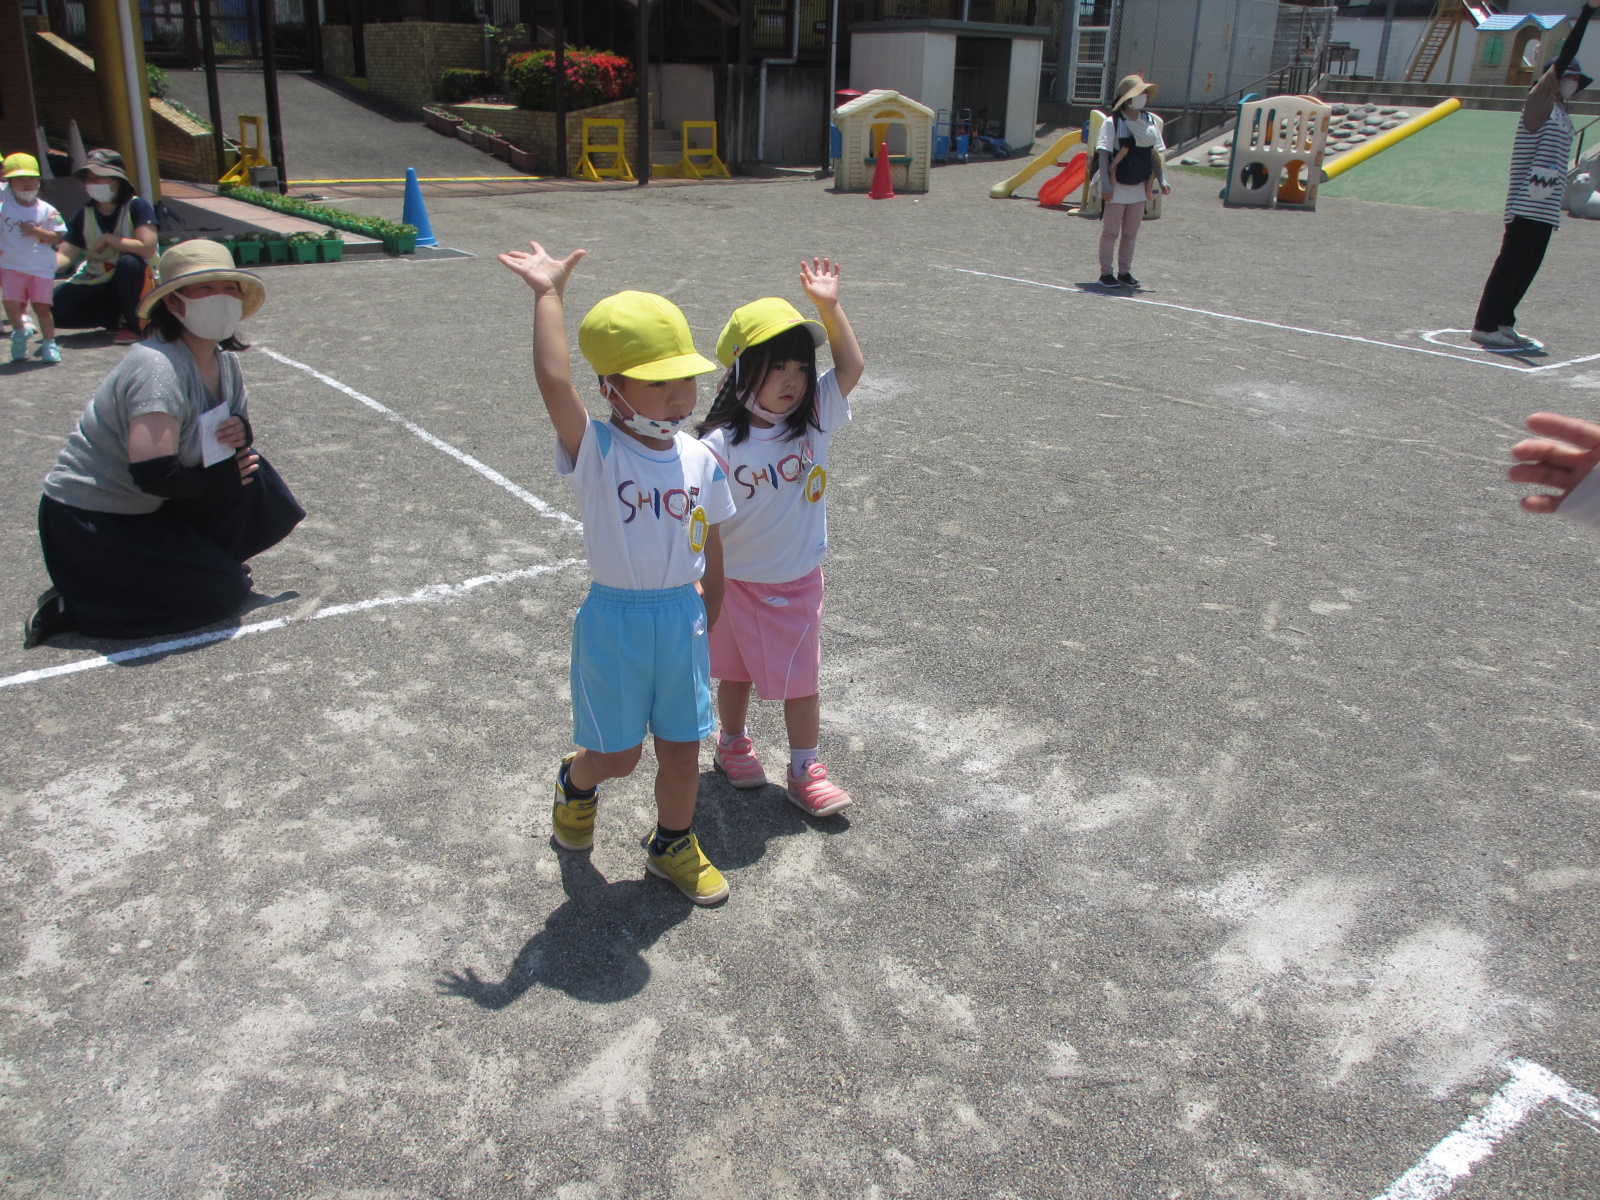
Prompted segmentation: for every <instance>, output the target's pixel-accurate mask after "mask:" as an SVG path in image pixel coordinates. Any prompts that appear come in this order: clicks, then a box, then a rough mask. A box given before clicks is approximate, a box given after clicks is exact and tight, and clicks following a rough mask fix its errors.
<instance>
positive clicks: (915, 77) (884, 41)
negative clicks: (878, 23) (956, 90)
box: [850, 32, 956, 108]
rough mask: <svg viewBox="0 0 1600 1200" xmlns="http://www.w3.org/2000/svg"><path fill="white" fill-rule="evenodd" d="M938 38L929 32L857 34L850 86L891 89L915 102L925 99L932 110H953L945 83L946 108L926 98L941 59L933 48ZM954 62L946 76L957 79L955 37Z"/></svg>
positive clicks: (952, 44) (863, 89) (853, 41)
mask: <svg viewBox="0 0 1600 1200" xmlns="http://www.w3.org/2000/svg"><path fill="white" fill-rule="evenodd" d="M938 40H943V39H938V38H934V37H930V36H929V35H927V34H926V33H921V32H917V33H870V34H855V35H854V36H853V37H852V38H851V40H850V86H851V87H852V88H854V89H855V90H856V91H858V92H872V91H876V90H878V89H879V88H888V89H890V90H892V91H896V92H899V93H900V94H901V95H902V96H910V97H911V98H912V99H913V100H921V101H922V102H923V103H924V104H926V105H928V106H929V107H930V108H938V107H946V108H948V107H949V104H950V97H949V84H948V83H946V84H945V99H944V103H943V105H938V104H935V103H934V102H933V101H932V100H930V99H926V98H925V95H924V94H925V93H926V92H927V90H928V83H929V80H930V79H937V78H939V77H940V76H939V75H930V74H929V72H930V68H931V66H932V65H933V64H931V63H930V62H929V59H930V58H937V56H936V55H934V54H933V53H932V51H933V47H932V46H930V45H929V43H931V42H935V41H938ZM948 40H949V42H950V61H949V64H948V66H947V67H946V69H945V71H944V72H943V75H944V76H945V77H947V78H950V79H953V78H954V77H955V54H956V43H955V38H953V37H952V38H949V39H948Z"/></svg>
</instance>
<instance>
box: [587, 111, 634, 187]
mask: <svg viewBox="0 0 1600 1200" xmlns="http://www.w3.org/2000/svg"><path fill="white" fill-rule="evenodd" d="M625 127H626V123H625V122H624V121H623V120H622V118H621V117H585V118H584V119H583V157H582V158H580V159H579V160H578V178H579V179H587V180H590V181H591V182H594V183H599V182H600V180H602V179H632V178H633V168H632V167H630V166H629V165H628V156H627V154H626V152H625V151H624V146H625V144H626V142H625V137H626V134H625ZM597 129H610V130H613V131H615V133H616V135H617V136H616V140H615V141H610V142H596V141H593V140H591V138H590V134H591V132H592V131H593V130H597ZM596 154H598V155H602V156H604V155H610V156H611V157H612V158H614V159H615V160H616V161H615V162H613V163H612V165H611V166H609V167H600V166H596V165H595V161H594V156H595V155H596Z"/></svg>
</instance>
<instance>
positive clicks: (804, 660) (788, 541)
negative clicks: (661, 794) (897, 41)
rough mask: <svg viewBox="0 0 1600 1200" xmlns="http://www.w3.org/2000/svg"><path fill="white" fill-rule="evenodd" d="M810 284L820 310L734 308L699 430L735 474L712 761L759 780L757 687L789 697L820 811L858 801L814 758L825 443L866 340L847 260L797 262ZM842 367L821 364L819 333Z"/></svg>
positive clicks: (793, 767)
mask: <svg viewBox="0 0 1600 1200" xmlns="http://www.w3.org/2000/svg"><path fill="white" fill-rule="evenodd" d="M800 286H801V288H802V289H804V291H805V293H806V295H807V296H809V297H810V299H811V302H812V303H813V304H814V305H816V308H817V315H818V316H819V317H820V318H821V322H820V323H819V322H817V321H808V320H806V319H805V318H804V317H802V316H801V315H800V313H799V312H798V311H797V310H796V309H795V307H794V305H792V304H790V303H789V302H788V301H787V300H783V299H780V298H778V297H776V296H768V297H766V298H765V299H762V300H757V301H754V302H753V303H750V304H746V305H744V306H743V307H742V308H739V309H737V310H735V312H734V314H733V316H732V318H731V319H730V320H729V321H728V324H727V326H726V328H724V329H723V331H722V336H721V337H720V338H719V339H718V341H717V357H718V358H719V359H720V360H721V361H722V364H723V365H724V366H726V367H728V368H729V371H728V373H727V375H726V376H725V377H724V378H723V381H722V386H721V388H720V389H719V390H718V392H717V398H716V400H715V401H713V402H712V405H711V411H710V412H709V413H708V414H707V415H706V419H705V420H704V421H703V422H701V424H700V425H699V427H698V430H697V432H698V433H699V434H700V436H701V438H702V439H703V440H704V442H705V444H706V445H707V446H708V447H710V449H711V453H712V454H714V455H716V457H717V461H718V462H720V463H721V464H722V468H723V470H724V471H725V472H726V473H727V476H728V481H729V483H731V484H732V486H733V502H734V505H735V507H736V511H735V513H734V515H733V516H732V517H731V518H729V519H728V521H727V522H725V523H724V526H723V534H722V546H723V575H724V578H725V583H724V588H723V598H722V617H721V619H720V620H719V621H718V622H717V623H716V624H715V625H713V626H712V628H711V674H712V675H713V676H714V677H715V678H716V680H717V681H718V682H717V715H718V717H719V718H720V722H721V731H720V732H719V734H718V736H717V745H716V749H715V751H714V753H713V759H712V761H713V763H714V764H715V765H716V767H717V769H718V770H719V771H722V772H723V773H724V774H725V775H726V776H727V777H728V782H729V783H731V784H733V786H734V787H738V788H756V787H761V786H762V785H764V784H765V783H766V782H767V776H766V771H765V770H764V769H763V767H762V766H761V762H760V760H759V759H758V758H757V757H756V753H755V746H754V743H753V742H752V740H751V737H750V733H749V731H748V730H747V729H746V728H745V718H746V715H747V714H748V712H749V708H750V694H751V692H752V690H753V691H754V692H755V693H756V694H757V695H759V696H760V697H761V698H762V699H763V700H782V701H783V719H784V724H785V726H786V727H787V732H788V734H789V769H788V771H787V773H786V791H787V794H788V797H789V800H790V801H791V802H792V803H793V804H795V805H796V806H797V807H799V808H800V809H802V810H803V811H805V812H807V813H810V814H811V815H812V816H814V817H826V816H830V815H832V814H833V813H836V812H838V811H839V810H840V809H842V808H844V807H846V806H847V805H848V804H849V803H850V796H849V794H848V793H847V792H846V791H845V790H844V789H843V788H841V787H839V785H838V784H836V783H834V782H832V781H831V780H830V779H829V778H828V770H827V768H826V767H824V766H823V765H822V763H821V761H819V760H818V758H817V743H818V741H819V740H820V734H821V721H822V718H821V699H820V691H821V687H820V683H819V676H820V672H821V665H822V643H821V639H820V633H819V627H820V625H821V622H822V559H823V555H824V554H825V553H826V551H827V546H828V526H827V515H826V510H825V508H824V502H823V496H824V493H825V492H826V490H827V483H828V471H827V465H828V444H829V441H830V440H831V439H832V437H833V435H834V434H835V433H837V432H838V431H839V429H840V428H841V427H842V426H843V425H844V423H845V422H846V421H848V420H849V419H850V402H849V399H848V397H849V395H850V392H851V390H852V389H853V388H854V387H855V385H856V382H857V381H858V380H859V379H860V378H861V371H862V368H863V366H864V362H863V359H862V356H861V347H860V345H859V344H858V343H857V342H856V335H855V333H854V331H853V330H852V329H851V328H850V322H849V320H847V319H846V317H845V315H844V308H843V307H842V306H841V305H840V303H839V264H838V263H835V262H830V261H829V260H828V259H826V258H822V259H817V258H814V259H812V260H811V261H810V262H809V263H806V262H802V263H801V264H800ZM824 336H826V337H827V339H828V348H829V350H830V351H831V353H832V355H833V369H832V370H830V371H827V372H825V373H824V374H822V375H821V376H820V377H819V376H818V375H817V358H816V348H817V346H818V345H820V344H821V342H822V339H823V337H824Z"/></svg>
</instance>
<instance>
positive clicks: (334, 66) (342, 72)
mask: <svg viewBox="0 0 1600 1200" xmlns="http://www.w3.org/2000/svg"><path fill="white" fill-rule="evenodd" d="M322 73H323V74H324V75H331V76H332V77H333V78H334V79H344V78H346V77H347V76H350V75H354V74H355V73H356V49H355V43H354V42H353V41H351V38H350V26H348V25H324V26H323V27H322Z"/></svg>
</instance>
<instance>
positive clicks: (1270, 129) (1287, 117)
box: [1222, 96, 1333, 209]
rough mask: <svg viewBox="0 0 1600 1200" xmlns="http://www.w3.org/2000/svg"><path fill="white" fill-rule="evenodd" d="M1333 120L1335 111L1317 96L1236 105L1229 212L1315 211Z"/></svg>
mask: <svg viewBox="0 0 1600 1200" xmlns="http://www.w3.org/2000/svg"><path fill="white" fill-rule="evenodd" d="M1332 116H1333V105H1331V104H1325V103H1323V102H1322V101H1321V100H1319V99H1317V98H1316V97H1315V96H1269V97H1268V98H1267V99H1265V100H1243V101H1240V103H1239V123H1238V125H1237V126H1235V128H1234V131H1233V152H1232V153H1231V154H1230V155H1229V156H1228V185H1227V187H1225V188H1224V189H1223V191H1222V202H1223V203H1224V204H1226V205H1227V206H1228V207H1230V208H1271V207H1273V206H1277V207H1278V208H1306V209H1314V208H1316V207H1317V184H1319V183H1320V182H1322V155H1323V153H1324V151H1326V149H1327V146H1328V119H1329V118H1330V117H1332Z"/></svg>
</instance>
